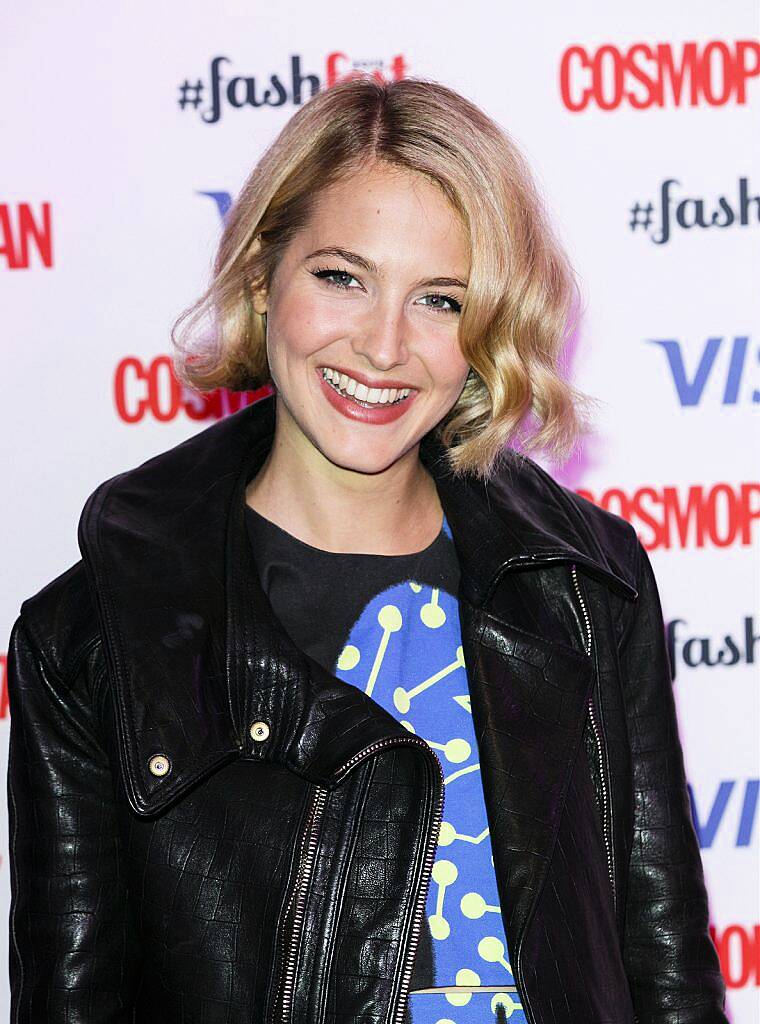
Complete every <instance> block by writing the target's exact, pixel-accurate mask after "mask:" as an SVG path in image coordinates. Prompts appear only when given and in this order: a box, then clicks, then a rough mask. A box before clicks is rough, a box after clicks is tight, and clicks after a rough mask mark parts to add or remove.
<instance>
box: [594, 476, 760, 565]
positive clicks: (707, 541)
mask: <svg viewBox="0 0 760 1024" xmlns="http://www.w3.org/2000/svg"><path fill="white" fill-rule="evenodd" d="M578 494H581V495H582V496H583V497H584V498H588V499H589V501H593V502H594V503H595V504H597V505H599V506H600V508H604V509H607V510H608V511H610V512H614V513H615V514H616V515H619V516H622V517H623V519H627V520H628V522H629V523H631V525H632V526H633V527H634V528H635V530H636V532H637V533H638V534H639V537H640V539H641V543H642V544H643V545H644V547H645V548H646V549H647V551H653V550H657V549H660V548H665V549H671V550H672V549H677V550H684V549H700V548H737V547H750V546H751V545H752V543H753V533H754V530H753V527H754V526H755V524H756V523H757V521H758V519H760V483H758V482H755V481H753V482H749V483H736V484H734V483H715V484H707V485H706V484H692V485H691V486H686V487H670V486H661V487H640V488H638V489H637V490H635V491H632V492H628V491H624V490H623V489H622V488H618V487H611V488H609V489H608V490H606V491H603V492H602V493H601V494H593V493H592V492H591V491H589V490H586V489H581V488H579V489H578Z"/></svg>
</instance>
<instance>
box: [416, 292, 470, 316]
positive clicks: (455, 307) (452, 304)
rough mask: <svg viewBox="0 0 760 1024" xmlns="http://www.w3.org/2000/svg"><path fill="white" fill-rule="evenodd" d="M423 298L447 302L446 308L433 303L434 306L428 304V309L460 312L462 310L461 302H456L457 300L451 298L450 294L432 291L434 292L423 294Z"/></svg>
mask: <svg viewBox="0 0 760 1024" xmlns="http://www.w3.org/2000/svg"><path fill="white" fill-rule="evenodd" d="M423 298H425V299H436V300H438V301H442V302H448V303H449V308H448V309H446V307H445V306H439V305H435V306H433V305H431V306H430V309H434V310H435V311H436V312H438V313H461V312H462V303H461V302H457V300H456V299H455V298H453V297H452V296H451V295H441V294H440V293H434V294H431V295H425V296H423Z"/></svg>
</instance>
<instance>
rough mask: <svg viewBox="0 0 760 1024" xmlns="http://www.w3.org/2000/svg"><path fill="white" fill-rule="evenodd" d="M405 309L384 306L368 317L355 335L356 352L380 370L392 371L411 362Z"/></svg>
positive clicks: (353, 343)
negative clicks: (409, 359)
mask: <svg viewBox="0 0 760 1024" xmlns="http://www.w3.org/2000/svg"><path fill="white" fill-rule="evenodd" d="M408 330H409V325H408V324H407V323H406V321H405V319H404V311H403V308H401V309H399V308H396V307H391V306H389V305H385V304H384V305H383V306H382V307H378V308H376V309H374V310H372V311H371V312H368V313H367V317H366V319H362V323H361V327H360V328H359V329H358V330H357V331H356V332H355V333H354V338H353V341H352V346H351V347H352V348H353V350H354V352H356V353H357V355H361V356H364V357H365V358H366V359H367V360H368V362H370V363H371V364H372V366H374V367H375V369H377V370H390V369H392V368H393V367H394V366H399V365H403V364H404V363H406V362H407V360H408V358H409V351H408V344H407V332H408Z"/></svg>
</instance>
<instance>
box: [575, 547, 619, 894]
mask: <svg viewBox="0 0 760 1024" xmlns="http://www.w3.org/2000/svg"><path fill="white" fill-rule="evenodd" d="M571 574H572V577H573V585H574V586H575V592H576V594H577V595H578V600H579V601H580V605H581V609H582V611H583V619H584V622H585V624H586V654H587V655H589V656H590V655H591V619H590V617H589V614H588V609H587V608H586V602H585V601H584V600H583V594H582V593H581V588H580V585H579V583H578V575H577V570H576V567H575V565H573V566H571ZM588 711H589V718H590V720H591V728H592V729H593V731H594V737H595V739H596V751H597V757H598V759H599V777H600V779H601V782H602V819H603V820H602V832H603V833H604V845H605V847H606V849H607V872H608V874H609V876H610V886H611V887H612V903H613V906H614V907H615V909H616V910H617V897H616V894H615V876H614V867H613V860H612V843H611V841H610V837H609V835H608V826H607V822H608V817H609V811H608V806H609V800H608V795H607V782H606V780H605V777H604V760H603V758H602V743H601V739H600V736H599V729H598V728H597V724H596V715H595V714H594V700H593V697H589V699H588Z"/></svg>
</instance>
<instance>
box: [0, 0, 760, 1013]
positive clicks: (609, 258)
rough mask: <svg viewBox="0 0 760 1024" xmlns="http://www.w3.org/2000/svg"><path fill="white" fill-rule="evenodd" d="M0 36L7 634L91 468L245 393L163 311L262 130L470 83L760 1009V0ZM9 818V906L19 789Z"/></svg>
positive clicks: (55, 21)
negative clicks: (561, 293) (661, 648)
mask: <svg viewBox="0 0 760 1024" xmlns="http://www.w3.org/2000/svg"><path fill="white" fill-rule="evenodd" d="M0 47H2V61H1V62H0V95H2V97H3V100H2V103H1V104H0V152H1V153H2V157H1V159H0V301H1V305H0V310H1V312H0V324H1V325H2V342H3V344H2V367H1V369H0V388H1V389H2V397H1V399H0V402H1V404H0V408H1V409H2V479H3V481H4V486H3V489H2V493H3V501H2V505H1V506H0V524H1V525H2V534H1V535H0V536H2V561H3V568H4V570H5V571H4V573H3V584H2V590H1V591H0V648H2V649H3V651H4V650H5V648H7V638H8V636H9V634H10V630H11V626H12V624H13V621H14V619H15V617H16V615H17V613H18V608H19V605H20V603H21V601H22V600H23V599H24V598H26V597H28V596H30V595H32V594H34V593H35V592H36V591H37V590H39V589H40V588H41V587H42V586H44V585H45V584H46V583H47V582H49V581H50V580H51V579H53V578H54V577H55V576H57V575H58V574H59V573H61V572H63V571H64V570H65V569H66V568H67V567H68V566H70V565H71V564H72V563H73V562H75V561H76V560H77V559H78V558H79V552H78V548H77V540H76V525H77V521H78V517H79V513H80V510H81V508H82V505H83V503H84V500H85V498H86V497H87V496H88V494H89V493H90V492H91V491H92V490H93V488H94V487H95V486H96V485H97V484H98V483H99V482H100V481H102V480H104V479H106V478H107V477H110V476H112V475H114V474H115V473H117V472H120V471H122V470H124V469H127V468H129V467H132V466H135V465H137V464H138V463H140V462H142V461H144V460H145V459H147V458H148V457H150V456H152V455H154V454H156V453H157V452H160V451H163V450H165V449H166V448H169V447H170V446H172V445H174V444H176V443H177V442H179V441H181V440H183V439H184V438H186V437H188V436H189V435H191V434H193V433H195V432H196V431H198V430H201V429H203V428H204V427H205V426H208V425H209V424H210V423H212V422H213V421H214V419H215V418H216V417H218V416H222V415H226V414H227V413H228V412H229V411H230V409H231V408H237V407H238V406H237V405H235V404H234V402H233V400H237V401H238V402H239V401H240V396H229V395H225V394H221V395H216V396H215V397H214V399H213V401H211V402H205V403H204V402H201V401H199V400H198V399H197V396H196V398H193V397H192V396H189V395H188V394H187V393H185V392H183V390H182V389H181V388H179V387H178V386H177V385H176V382H173V380H172V374H171V369H170V359H169V354H170V343H169V336H168V331H169V325H170V323H171V321H172V319H173V318H174V317H175V316H176V315H177V314H178V312H179V311H180V310H181V309H182V308H183V307H184V306H185V305H187V304H188V303H189V302H190V301H191V300H193V299H194V298H195V297H196V295H197V294H198V293H199V292H200V290H201V288H202V286H203V285H204V283H205V282H206V280H207V277H208V272H209V267H210V262H211V259H212V255H213V252H214V247H215V244H216V241H217V239H218V236H219V233H220V228H221V223H222V217H223V215H224V213H225V210H226V209H227V207H228V205H229V203H230V200H231V198H232V197H234V195H235V194H236V192H237V191H238V189H239V188H240V186H241V184H242V182H243V180H244V178H245V176H246V175H247V173H248V171H249V169H250V168H251V166H252V165H253V163H254V162H255V161H256V159H257V157H258V156H259V155H260V154H261V152H262V151H263V149H264V148H265V147H266V145H267V144H268V143H269V141H270V140H271V139H272V138H273V136H274V135H275V134H276V133H277V132H278V130H279V129H280V128H281V127H282V125H283V124H284V123H285V122H286V121H287V119H288V118H289V117H291V115H292V114H293V113H294V112H295V111H296V110H297V109H298V107H299V106H300V105H301V104H303V103H304V102H305V101H306V100H307V99H308V98H309V97H310V96H311V95H312V93H313V92H314V91H315V90H317V89H323V88H326V87H329V85H330V84H331V83H333V82H335V81H337V80H339V79H340V78H342V77H343V76H345V75H348V74H355V73H357V72H361V73H368V74H374V75H379V76H381V77H383V78H388V79H390V78H396V77H400V76H405V75H423V76H426V77H431V78H435V79H437V80H439V81H441V82H444V83H446V84H448V85H451V86H453V87H454V88H456V89H458V90H459V91H461V92H462V93H464V95H465V96H467V97H469V98H470V99H472V100H474V101H475V102H476V103H478V104H479V105H481V106H482V107H483V108H484V109H485V110H486V111H487V112H488V113H489V114H491V115H492V116H493V117H494V118H496V119H497V120H498V121H499V122H500V123H502V124H503V125H504V126H505V127H506V128H507V129H508V130H509V131H510V132H511V133H512V135H513V136H514V138H515V139H516V140H517V142H518V143H519V144H520V145H521V146H522V148H523V150H524V151H525V152H526V154H527V155H528V157H529V159H530V161H531V162H532V165H533V167H534V168H535V171H536V174H537V176H538V179H539V182H540V184H541V187H542V188H543V190H544V191H545V194H546V196H547V198H548V202H549V206H550V209H551V210H552V212H553V215H554V217H555V219H556V222H557V226H558V230H559V232H560V235H561V237H562V239H563V241H564V242H565V245H566V246H567V248H568V250H569V252H570V255H571V258H572V260H573V262H574V264H575V266H576V268H577V270H578V272H579V275H580V277H581V278H582V281H583V285H584V303H585V308H586V313H585V317H584V320H583V323H582V327H581V329H580V331H579V332H578V336H577V338H576V339H575V341H574V344H573V346H572V349H571V351H570V352H569V368H570V372H571V374H572V377H573V379H574V381H575V382H576V384H577V385H578V386H579V387H581V388H582V389H583V390H585V391H587V392H588V393H590V394H592V395H594V396H596V397H597V398H598V399H599V400H600V407H599V413H598V416H597V421H596V432H595V433H594V434H593V435H591V436H590V437H589V438H588V439H587V440H586V442H585V444H584V446H583V448H582V450H580V451H579V453H578V456H577V457H576V458H574V459H573V460H572V461H570V462H568V463H567V464H566V465H565V466H563V467H558V466H553V465H551V464H549V463H548V462H544V464H545V465H546V466H547V468H548V469H550V471H552V472H554V473H555V475H556V476H557V477H558V478H559V479H560V480H561V481H562V482H563V483H565V484H566V485H567V486H569V487H572V488H575V489H577V490H579V491H582V492H583V493H584V494H586V495H588V496H590V497H591V498H592V499H593V500H594V501H596V502H598V503H599V504H601V505H603V506H604V507H606V508H609V509H612V510H613V511H615V512H617V513H619V514H621V515H623V516H625V517H626V518H627V519H629V520H630V521H631V522H632V523H633V525H634V526H635V528H636V529H637V531H638V532H639V534H640V537H641V539H642V541H643V542H644V544H645V546H646V547H647V549H648V550H649V552H650V555H651V558H652V561H653V564H654V567H655V571H656V574H657V578H658V581H659V584H660V590H661V595H662V601H663V606H664V611H665V616H666V618H667V620H668V630H669V636H670V640H671V656H672V667H673V670H674V673H675V679H674V688H675V694H676V701H677V707H678V712H679V719H680V727H681V736H682V742H683V746H684V751H685V758H686V768H687V775H688V780H689V786H690V792H691V796H692V806H693V815H694V820H695V824H696V827H697V831H698V834H699V837H700V843H701V847H702V856H703V861H704V867H705V873H706V878H707V882H708V888H709V893H710V904H711V921H712V928H713V931H714V938H715V942H716V945H717V947H718V950H719V953H720V958H721V963H722V965H723V971H724V974H725V977H726V980H727V982H728V986H729V990H728V1005H729V1008H730V1012H731V1014H732V1017H733V1020H734V1021H740V1022H742V1024H750V1022H757V1021H759V1020H760V1013H759V1012H758V983H759V973H760V926H759V924H758V922H760V908H759V906H758V904H759V899H760V897H759V883H758V878H759V877H760V873H759V872H758V843H759V835H758V814H759V813H760V810H759V808H758V795H759V791H760V785H759V782H758V776H759V775H760V765H759V762H760V753H759V751H758V743H759V741H758V718H759V715H760V708H759V704H758V660H760V639H759V636H758V634H760V614H759V608H758V605H759V601H758V568H759V561H760V559H759V558H758V529H760V528H759V527H758V517H760V483H759V482H758V476H759V475H760V474H759V473H758V463H759V461H760V459H759V453H760V438H759V436H758V426H757V424H758V412H759V411H760V409H759V408H758V403H760V367H759V366H758V362H759V358H758V357H759V356H760V346H759V344H758V343H759V341H760V323H759V320H760V307H759V302H758V282H759V281H760V273H759V271H760V255H759V254H760V249H759V248H758V242H759V240H760V123H759V119H758V109H759V105H760V81H759V79H760V47H759V46H758V6H757V3H756V2H755V0H723V2H722V3H720V4H718V3H715V2H714V0H671V2H670V3H663V2H662V0H638V2H637V3H635V4H627V3H626V4H623V3H607V4H598V3H592V2H590V0H589V2H587V3H584V2H579V0H562V2H560V0H553V2H546V0H544V2H541V0H539V2H537V3H532V4H522V3H520V4H518V3H516V2H515V0H503V2H502V3H500V4H497V5H495V4H493V3H492V2H490V0H470V2H469V3H467V4H465V5H462V4H461V3H453V2H451V0H438V2H437V3H436V4H428V3H424V2H417V3H409V2H408V0H385V3H384V4H383V5H382V9H380V8H378V7H377V6H375V5H369V6H367V5H360V4H314V3H306V2H305V0H280V3H279V4H278V5H276V6H274V5H267V4H263V3H254V2H245V3H244V2H234V0H233V2H227V3H221V4H220V3H215V4H211V3H207V4H194V5H189V4H184V3H178V2H177V0H165V2H163V3H160V4H155V3H148V2H147V0H133V2H132V3H130V4H128V5H127V4H124V5H114V4H103V3H96V2H95V0H79V2H77V3H66V2H64V3H61V2H57V3H52V2H48V3H45V2H39V0H38V2H36V3H31V4H29V3H26V4H22V3H20V2H18V0H17V2H15V3H10V4H6V5H4V6H3V10H2V13H1V14H0ZM250 397H251V396H247V398H250ZM231 403H232V404H231ZM0 664H1V665H2V670H3V672H2V676H3V678H2V687H3V689H2V706H1V708H0V712H1V714H2V719H0V746H1V747H2V755H3V760H2V763H3V764H5V759H6V757H7V736H8V718H7V689H6V678H5V676H6V671H5V666H6V663H5V657H4V654H3V657H2V662H1V663H0ZM0 828H1V829H2V831H3V835H2V858H1V860H0V904H1V905H2V914H3V918H2V919H3V920H7V911H8V900H9V878H8V856H7V848H8V837H7V825H6V819H5V806H4V803H3V807H2V817H0ZM7 943H8V934H7V928H0V947H1V948H0V962H2V963H7ZM7 1000H8V996H7V972H6V971H5V969H3V970H2V973H1V974H0V1019H7V1016H8V1006H7Z"/></svg>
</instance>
